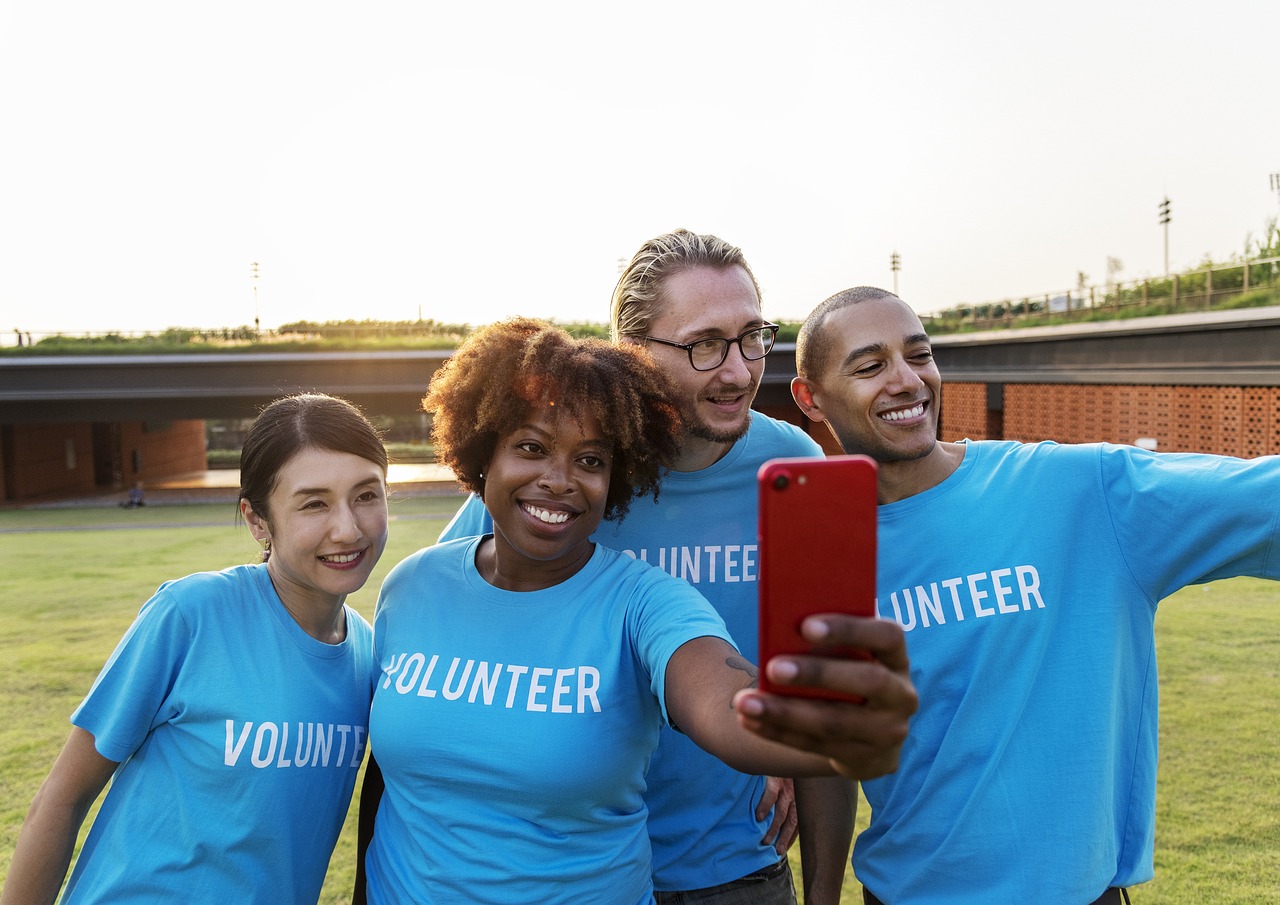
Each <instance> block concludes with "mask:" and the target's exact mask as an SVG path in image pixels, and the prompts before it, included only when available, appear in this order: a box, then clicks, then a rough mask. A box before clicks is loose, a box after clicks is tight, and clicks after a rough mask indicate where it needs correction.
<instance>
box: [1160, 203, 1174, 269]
mask: <svg viewBox="0 0 1280 905" xmlns="http://www.w3.org/2000/svg"><path fill="white" fill-rule="evenodd" d="M1170 204H1171V202H1170V201H1169V196H1168V195H1165V196H1164V200H1163V201H1161V202H1160V225H1161V226H1163V227H1164V278H1165V279H1166V280H1167V279H1169V221H1170V220H1172V219H1173V215H1172V214H1171V213H1169V206H1170Z"/></svg>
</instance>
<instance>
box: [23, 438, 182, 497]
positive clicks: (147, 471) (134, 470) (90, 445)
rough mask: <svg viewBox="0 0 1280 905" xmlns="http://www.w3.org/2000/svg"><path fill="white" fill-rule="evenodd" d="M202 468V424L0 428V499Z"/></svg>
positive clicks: (111, 485) (92, 488)
mask: <svg viewBox="0 0 1280 905" xmlns="http://www.w3.org/2000/svg"><path fill="white" fill-rule="evenodd" d="M205 464H206V458H205V433H204V422H203V421H186V420H184V421H164V422H144V421H123V422H113V423H96V424H88V423H84V422H79V423H68V424H6V425H3V426H2V427H0V474H3V476H4V482H3V488H2V490H3V493H2V494H0V500H28V499H35V498H38V497H42V496H48V495H51V494H79V493H93V492H101V491H110V490H123V489H126V488H129V487H132V486H133V485H134V484H135V483H137V482H138V481H142V482H143V484H144V485H145V484H146V483H147V482H149V481H152V480H158V479H160V478H168V477H173V476H175V475H180V474H187V473H190V472H195V471H204V469H205Z"/></svg>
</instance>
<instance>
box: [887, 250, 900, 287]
mask: <svg viewBox="0 0 1280 905" xmlns="http://www.w3.org/2000/svg"><path fill="white" fill-rule="evenodd" d="M889 269H890V270H892V271H893V294H894V295H897V294H898V271H899V270H901V269H902V255H900V254H898V253H897V252H896V251H895V252H894V253H893V254H891V255H889Z"/></svg>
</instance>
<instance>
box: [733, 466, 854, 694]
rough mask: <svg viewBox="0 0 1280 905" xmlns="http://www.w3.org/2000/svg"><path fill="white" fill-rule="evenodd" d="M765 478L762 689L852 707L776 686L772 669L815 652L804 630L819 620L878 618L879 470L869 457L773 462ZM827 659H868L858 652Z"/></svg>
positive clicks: (815, 691)
mask: <svg viewBox="0 0 1280 905" xmlns="http://www.w3.org/2000/svg"><path fill="white" fill-rule="evenodd" d="M757 478H758V480H757V483H758V489H759V494H760V510H759V512H760V514H759V541H760V552H759V557H760V582H759V599H760V606H759V618H760V653H759V659H760V688H761V690H762V691H768V692H772V693H774V694H784V695H795V696H800V697H813V698H828V699H838V700H850V699H851V698H850V696H848V695H844V694H840V693H838V692H834V691H829V690H827V689H822V688H802V687H797V686H792V685H788V686H777V685H773V684H771V683H770V682H769V681H768V678H767V677H766V676H765V669H764V667H765V664H767V663H768V662H769V660H770V659H771V658H772V657H775V656H777V655H778V654H807V653H811V652H812V649H813V646H812V645H811V644H810V642H808V641H806V640H805V639H804V638H803V637H802V636H801V635H800V623H801V622H803V621H804V619H805V617H807V616H809V615H811V614H813V613H833V612H838V613H848V614H850V615H855V616H868V617H870V616H874V615H875V614H876V611H875V598H876V463H875V461H874V460H872V459H871V458H869V457H867V456H830V457H828V458H825V459H816V458H815V459H771V460H770V461H768V462H765V463H764V464H763V465H762V466H761V467H760V470H759V473H758V475H757ZM823 654H824V655H825V656H847V657H856V656H863V657H865V656H866V654H865V652H860V651H853V650H846V651H841V650H835V651H832V650H829V649H826V650H824V651H823Z"/></svg>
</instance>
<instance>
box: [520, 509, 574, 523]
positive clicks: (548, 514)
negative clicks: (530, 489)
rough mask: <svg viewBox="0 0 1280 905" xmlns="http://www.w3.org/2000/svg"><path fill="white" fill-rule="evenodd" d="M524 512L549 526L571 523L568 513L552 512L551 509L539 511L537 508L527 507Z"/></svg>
mask: <svg viewBox="0 0 1280 905" xmlns="http://www.w3.org/2000/svg"><path fill="white" fill-rule="evenodd" d="M524 510H525V512H527V513H529V514H530V515H532V516H533V517H534V518H536V519H537V520H538V521H540V522H546V523H547V524H548V525H559V524H561V523H563V522H567V521H569V513H567V512H552V511H551V510H550V509H539V508H538V507H537V506H525V507H524Z"/></svg>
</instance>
